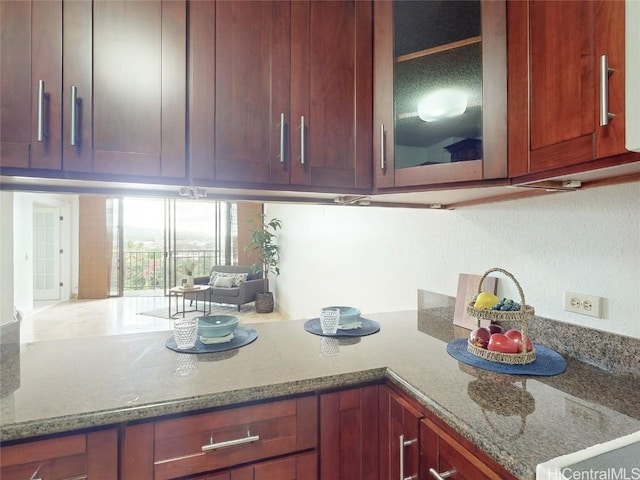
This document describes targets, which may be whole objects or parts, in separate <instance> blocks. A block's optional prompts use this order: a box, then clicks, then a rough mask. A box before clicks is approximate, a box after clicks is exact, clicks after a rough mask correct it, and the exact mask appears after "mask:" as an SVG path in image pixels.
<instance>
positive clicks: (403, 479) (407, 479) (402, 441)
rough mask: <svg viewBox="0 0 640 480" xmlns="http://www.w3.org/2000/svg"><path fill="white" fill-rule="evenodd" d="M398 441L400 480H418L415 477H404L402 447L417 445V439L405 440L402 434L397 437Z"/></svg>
mask: <svg viewBox="0 0 640 480" xmlns="http://www.w3.org/2000/svg"><path fill="white" fill-rule="evenodd" d="M398 440H399V442H398V443H399V446H400V480H413V479H414V478H418V477H417V475H410V476H408V477H405V476H404V447H408V446H409V445H413V444H414V443H417V442H418V439H417V438H414V439H413V440H405V439H404V434H402V435H400V436H399V437H398Z"/></svg>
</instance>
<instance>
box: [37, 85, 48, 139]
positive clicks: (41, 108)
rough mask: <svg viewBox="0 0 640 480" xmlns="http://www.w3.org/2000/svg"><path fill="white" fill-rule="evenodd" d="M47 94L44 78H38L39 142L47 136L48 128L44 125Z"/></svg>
mask: <svg viewBox="0 0 640 480" xmlns="http://www.w3.org/2000/svg"><path fill="white" fill-rule="evenodd" d="M45 96H46V93H45V91H44V80H38V129H37V130H38V131H37V140H38V141H39V142H43V141H44V139H45V137H46V136H47V129H46V128H45V126H44V116H45V103H44V102H45Z"/></svg>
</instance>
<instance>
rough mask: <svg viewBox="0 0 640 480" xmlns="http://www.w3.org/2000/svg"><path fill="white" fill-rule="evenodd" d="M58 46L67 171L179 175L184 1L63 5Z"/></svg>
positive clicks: (181, 172)
mask: <svg viewBox="0 0 640 480" xmlns="http://www.w3.org/2000/svg"><path fill="white" fill-rule="evenodd" d="M63 51H64V65H63V72H64V80H63V97H64V98H65V103H66V104H67V105H68V107H67V108H68V111H67V113H66V114H65V115H64V116H63V145H64V147H63V151H64V161H63V165H64V169H65V170H68V171H74V172H94V173H99V174H117V175H118V174H122V175H134V176H146V177H173V178H184V177H185V164H186V162H185V155H186V74H185V72H186V6H185V2H183V1H173V0H172V1H151V2H126V1H97V0H96V1H94V2H93V3H91V2H65V3H64V46H63ZM74 92H75V93H74ZM74 94H75V95H76V97H75V98H76V101H75V102H74V101H73V99H74V97H73V95H74Z"/></svg>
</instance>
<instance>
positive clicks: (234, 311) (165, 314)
mask: <svg viewBox="0 0 640 480" xmlns="http://www.w3.org/2000/svg"><path fill="white" fill-rule="evenodd" d="M180 307H182V305H181V306H180ZM198 307H200V308H202V302H199V303H198ZM174 308H175V305H172V306H171V311H172V312H174V315H173V317H170V316H169V307H168V306H167V307H162V308H156V309H155V310H149V311H146V312H140V313H138V315H147V316H150V317H159V318H182V312H179V313H178V314H175V310H174ZM185 308H186V309H187V311H186V312H185V318H191V317H197V316H201V315H204V313H203V312H202V310H198V311H197V312H195V311H191V312H190V311H189V309H190V307H189V306H188V305H185ZM191 308H192V307H191ZM243 313H244V314H247V313H255V308H254V307H253V305H251V306H249V305H246V306H243V307H242V310H241V311H240V312H238V307H236V306H233V305H219V304H213V305H211V313H209V315H235V316H236V317H242V316H243Z"/></svg>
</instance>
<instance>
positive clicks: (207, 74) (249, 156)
mask: <svg viewBox="0 0 640 480" xmlns="http://www.w3.org/2000/svg"><path fill="white" fill-rule="evenodd" d="M189 18H190V31H189V45H190V49H189V50H190V62H189V66H190V70H189V81H190V87H191V88H190V95H189V105H190V108H189V112H190V113H189V114H190V122H189V124H190V125H189V147H190V153H189V162H190V169H191V178H192V179H193V180H194V181H196V182H198V181H202V180H204V181H207V180H220V181H233V182H252V183H264V184H268V183H276V184H279V183H285V184H288V183H289V166H288V161H289V159H288V157H287V154H288V147H287V145H286V142H287V139H288V131H287V130H286V128H285V127H286V125H287V124H288V122H289V120H290V119H289V111H290V100H289V89H290V75H291V72H290V55H291V50H290V43H291V42H290V38H291V37H290V5H289V2H262V1H254V2H226V1H223V2H212V1H209V2H191V3H190V4H189ZM281 118H283V119H284V122H285V123H284V125H283V126H282V127H281ZM281 153H282V154H283V158H281Z"/></svg>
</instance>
